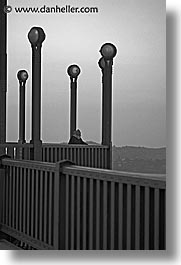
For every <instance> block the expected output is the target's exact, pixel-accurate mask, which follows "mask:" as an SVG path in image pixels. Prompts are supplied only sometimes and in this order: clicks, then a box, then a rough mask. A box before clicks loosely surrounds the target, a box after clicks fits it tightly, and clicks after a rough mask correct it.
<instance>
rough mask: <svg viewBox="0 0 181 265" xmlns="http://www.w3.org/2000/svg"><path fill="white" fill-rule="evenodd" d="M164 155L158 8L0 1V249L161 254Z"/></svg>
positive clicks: (97, 0) (160, 4)
mask: <svg viewBox="0 0 181 265" xmlns="http://www.w3.org/2000/svg"><path fill="white" fill-rule="evenodd" d="M166 146H167V143H166V1H165V0H157V1H155V0H114V1H113V0H112V1H103V0H92V1H90V0H76V1H75V0H70V1H67V0H51V1H50V0H39V1H35V0H26V1H25V0H16V1H15V0H8V1H7V0H1V1H0V250H48V251H49V250H106V251H110V250H157V251H161V250H162V251H163V250H164V251H165V250H167V248H166V245H167V240H169V238H167V237H166V186H167V185H166V179H167V178H166V173H167V170H166V168H167V167H166V160H167V159H166ZM168 177H170V176H168Z"/></svg>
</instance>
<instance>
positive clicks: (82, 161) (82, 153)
mask: <svg viewBox="0 0 181 265" xmlns="http://www.w3.org/2000/svg"><path fill="white" fill-rule="evenodd" d="M80 151H81V164H80V166H83V165H84V148H83V147H80Z"/></svg>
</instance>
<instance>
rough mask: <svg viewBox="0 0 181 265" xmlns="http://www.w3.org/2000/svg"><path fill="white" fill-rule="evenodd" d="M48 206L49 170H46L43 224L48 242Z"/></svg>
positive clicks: (44, 235) (44, 234)
mask: <svg viewBox="0 0 181 265" xmlns="http://www.w3.org/2000/svg"><path fill="white" fill-rule="evenodd" d="M47 207H48V172H47V171H45V175H44V218H43V221H44V225H43V239H44V241H45V242H46V243H47V241H48V240H47V237H48V236H47V231H48V227H47V224H48V220H47V219H48V213H47Z"/></svg>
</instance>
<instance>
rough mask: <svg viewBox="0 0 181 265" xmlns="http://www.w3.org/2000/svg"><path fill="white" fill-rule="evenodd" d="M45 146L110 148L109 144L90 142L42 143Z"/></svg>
mask: <svg viewBox="0 0 181 265" xmlns="http://www.w3.org/2000/svg"><path fill="white" fill-rule="evenodd" d="M42 146H43V147H68V148H80V147H83V148H90V147H91V148H104V149H108V148H109V146H107V145H101V144H100V145H99V144H98V145H94V144H88V145H84V144H66V143H65V144H64V143H61V144H59V143H42Z"/></svg>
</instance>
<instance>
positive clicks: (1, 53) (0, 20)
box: [0, 0, 7, 144]
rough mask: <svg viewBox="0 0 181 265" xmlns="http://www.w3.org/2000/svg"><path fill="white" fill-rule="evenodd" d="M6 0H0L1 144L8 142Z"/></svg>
mask: <svg viewBox="0 0 181 265" xmlns="http://www.w3.org/2000/svg"><path fill="white" fill-rule="evenodd" d="M6 5H7V1H6V0H2V1H0V144H1V143H5V142H6V92H7V54H6V46H7V39H6V36H7V32H6V31H7V14H6V12H4V8H5V6H6Z"/></svg>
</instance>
